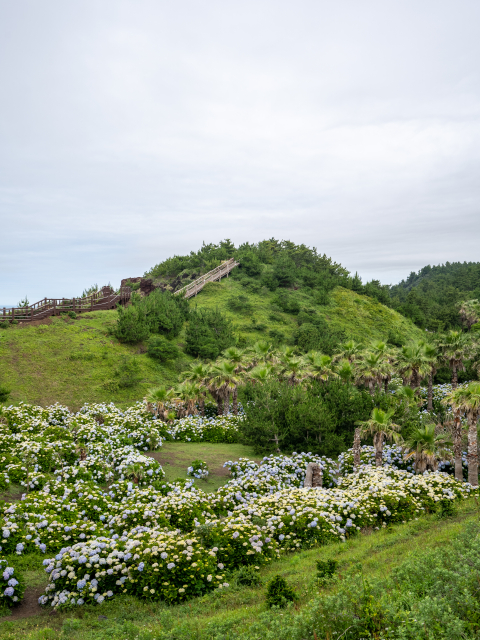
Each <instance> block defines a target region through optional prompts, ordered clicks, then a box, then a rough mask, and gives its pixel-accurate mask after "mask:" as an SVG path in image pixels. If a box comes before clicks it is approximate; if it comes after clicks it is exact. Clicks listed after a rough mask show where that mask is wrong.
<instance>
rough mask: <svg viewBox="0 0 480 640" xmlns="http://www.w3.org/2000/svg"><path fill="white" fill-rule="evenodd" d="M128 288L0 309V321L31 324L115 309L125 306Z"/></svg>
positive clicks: (45, 299) (129, 292)
mask: <svg viewBox="0 0 480 640" xmlns="http://www.w3.org/2000/svg"><path fill="white" fill-rule="evenodd" d="M131 294H132V290H131V289H130V287H121V288H120V290H119V291H118V292H115V291H114V290H113V289H112V288H111V287H103V288H102V289H100V290H99V291H96V292H95V293H92V294H91V295H89V296H86V297H85V298H44V299H43V300H40V301H39V302H35V303H34V304H31V305H28V306H26V307H11V308H8V309H7V308H5V307H4V308H3V310H2V309H0V321H3V322H5V321H7V322H14V321H17V322H31V321H32V320H43V319H44V318H48V317H49V316H58V315H60V314H61V313H68V312H69V311H73V312H74V313H84V312H85V311H99V310H105V309H115V308H116V306H117V304H119V303H120V304H126V303H127V302H128V300H130V296H131Z"/></svg>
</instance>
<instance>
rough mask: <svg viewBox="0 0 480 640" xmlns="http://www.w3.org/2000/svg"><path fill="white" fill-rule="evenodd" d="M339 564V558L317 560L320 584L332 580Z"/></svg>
mask: <svg viewBox="0 0 480 640" xmlns="http://www.w3.org/2000/svg"><path fill="white" fill-rule="evenodd" d="M337 565H338V562H337V560H317V579H318V582H319V584H326V583H328V582H330V580H331V579H332V578H333V576H334V574H335V571H336V569H337Z"/></svg>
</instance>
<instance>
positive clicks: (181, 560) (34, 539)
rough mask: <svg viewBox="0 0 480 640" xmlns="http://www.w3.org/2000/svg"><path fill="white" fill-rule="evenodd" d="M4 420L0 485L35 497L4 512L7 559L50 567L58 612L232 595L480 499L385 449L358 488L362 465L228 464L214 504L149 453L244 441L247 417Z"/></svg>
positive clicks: (1, 529)
mask: <svg viewBox="0 0 480 640" xmlns="http://www.w3.org/2000/svg"><path fill="white" fill-rule="evenodd" d="M0 411H1V414H2V416H3V417H4V418H5V421H2V422H0V451H1V453H0V478H2V477H3V478H4V480H3V482H5V483H7V484H8V482H10V481H13V480H11V479H12V478H15V480H14V481H15V482H23V483H24V486H25V489H26V492H25V494H24V496H23V499H22V500H21V501H19V502H15V503H12V504H7V505H5V506H4V507H2V510H1V511H0V552H1V553H2V554H13V555H14V554H18V555H22V554H24V553H31V552H41V553H43V554H45V557H46V558H48V559H46V560H45V563H44V564H45V568H46V571H47V573H48V574H49V584H48V587H47V590H46V593H45V595H44V596H42V597H41V599H40V601H41V603H42V604H44V605H47V604H48V605H49V606H53V607H62V606H67V605H69V606H70V605H75V606H78V605H82V604H84V603H98V604H99V603H101V602H103V601H104V600H105V599H108V598H112V597H114V596H115V594H122V593H129V594H133V595H136V596H138V597H142V598H147V599H152V600H156V599H163V600H166V601H168V602H177V601H182V600H184V599H185V598H188V597H191V596H194V595H199V594H202V593H205V592H206V591H208V590H210V589H213V588H217V589H219V588H222V589H223V588H226V587H227V586H228V584H227V582H225V571H230V570H233V569H236V568H238V567H242V566H255V567H257V566H260V565H261V564H262V563H265V562H269V561H271V560H272V559H273V558H275V557H277V556H278V554H279V552H281V551H285V550H294V549H298V548H301V547H310V546H312V545H316V544H319V543H325V542H328V541H333V540H345V539H346V538H348V537H349V536H352V535H355V534H356V533H357V532H358V531H359V530H361V529H362V528H363V527H374V528H380V527H382V526H387V525H388V524H389V523H391V522H403V521H406V520H408V519H411V518H416V517H418V516H419V515H420V514H421V513H423V512H425V511H433V510H436V509H437V508H438V505H439V504H442V505H445V504H447V503H448V502H453V501H454V500H457V499H462V498H465V497H467V496H468V495H469V494H470V493H471V492H472V488H471V487H470V485H469V484H467V483H464V484H461V483H458V482H457V481H456V480H455V479H454V478H453V477H451V476H450V475H447V474H445V473H425V474H424V475H419V476H416V475H414V474H412V473H411V472H410V470H409V468H408V465H407V468H403V469H402V468H399V467H400V466H401V465H402V464H403V465H404V464H405V463H404V462H403V459H402V458H401V456H400V453H399V451H398V449H396V448H395V447H391V448H388V447H386V448H385V464H384V466H383V467H382V468H376V467H373V466H371V464H370V463H371V462H372V460H373V456H372V449H371V448H369V447H363V448H362V463H363V464H362V466H361V469H360V470H359V472H358V473H357V474H355V475H352V474H349V469H350V467H349V465H351V464H352V463H353V460H351V452H346V453H345V454H344V455H343V457H342V456H341V459H340V464H339V467H337V464H336V463H335V462H334V461H333V460H330V459H329V458H326V457H324V456H316V455H314V454H311V453H293V454H292V455H290V456H284V455H271V456H267V457H265V458H263V460H262V461H261V463H260V464H258V463H257V462H255V461H253V460H249V459H247V458H241V459H240V460H238V461H228V462H226V463H225V465H224V466H226V467H228V468H230V470H231V475H232V478H231V479H230V480H229V481H228V482H227V483H226V484H225V485H224V486H223V487H221V488H220V489H218V490H217V491H216V492H214V493H209V494H207V493H204V492H203V491H201V490H200V489H198V488H197V487H196V486H195V484H194V480H193V479H192V480H188V481H183V482H177V483H166V482H164V481H163V470H162V468H161V466H160V465H158V463H157V462H156V461H155V460H154V459H153V458H151V457H149V456H148V455H146V450H150V449H151V448H155V447H159V446H161V443H162V439H165V438H174V437H177V436H178V437H179V438H183V437H185V438H186V435H185V434H187V433H190V434H191V435H192V434H193V435H195V434H196V435H195V437H198V438H200V439H202V438H206V437H210V436H208V433H209V431H208V430H209V429H210V430H212V431H211V432H212V433H215V432H214V429H218V430H219V431H218V432H217V435H218V434H219V433H220V432H223V433H224V434H227V435H226V436H225V437H226V438H229V437H233V436H231V435H228V434H229V433H230V434H232V433H234V432H235V429H236V427H235V425H236V424H238V420H239V419H240V418H233V417H232V416H226V417H221V418H218V419H217V420H216V421H215V420H210V419H209V420H204V421H202V420H201V419H198V420H197V419H196V418H195V419H190V418H189V419H185V420H183V421H182V420H179V421H177V422H176V423H175V424H174V425H173V427H172V426H171V425H166V424H164V423H162V424H160V423H159V422H158V421H156V420H154V419H153V418H152V416H151V414H149V413H148V412H146V411H145V409H144V407H143V405H141V404H140V403H137V405H135V406H134V407H130V408H129V409H127V410H125V411H120V410H119V409H117V408H116V407H115V406H114V405H103V404H98V405H85V407H83V408H82V410H81V411H80V412H78V413H77V414H72V413H70V412H69V411H68V410H67V409H65V408H64V407H61V406H60V405H54V406H53V407H48V408H47V409H42V408H40V407H32V406H30V405H20V406H19V407H8V408H3V409H1V410H0ZM215 422H217V423H218V424H217V425H216V424H215ZM175 429H177V430H176V431H175ZM189 429H190V431H189ZM195 429H196V431H195ZM217 435H215V437H217ZM188 437H190V436H188ZM212 437H213V436H212ZM218 437H220V436H219V435H218ZM196 462H198V463H201V461H196ZM309 462H315V463H318V464H319V465H320V466H321V468H322V471H323V485H324V486H323V487H322V488H313V489H312V488H310V489H305V488H303V482H304V478H305V472H306V468H307V465H308V463H309ZM409 464H410V463H409ZM202 465H204V463H201V464H199V466H198V469H201V468H203V469H204V468H205V467H203V466H202ZM198 469H195V470H194V465H192V472H194V471H198ZM107 482H108V488H106V487H105V485H106V484H107ZM9 579H11V578H10V577H9ZM15 579H16V580H18V582H19V583H20V580H19V578H18V577H15ZM15 586H17V585H15ZM5 588H7V587H5ZM18 593H19V592H18V591H17V592H16V593H14V595H16V597H18V598H19V597H20V596H19V595H18ZM6 597H10V596H8V594H7V596H6Z"/></svg>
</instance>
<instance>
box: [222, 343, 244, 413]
mask: <svg viewBox="0 0 480 640" xmlns="http://www.w3.org/2000/svg"><path fill="white" fill-rule="evenodd" d="M223 355H224V356H225V357H226V358H227V359H228V360H229V361H230V362H231V363H232V364H234V365H235V373H236V374H237V375H238V377H239V383H240V382H242V381H243V379H244V376H243V375H242V373H243V372H244V371H245V359H246V355H245V351H243V350H242V349H238V348H237V347H229V348H228V349H226V350H225V351H224V352H223ZM238 386H239V384H237V385H236V386H235V388H234V389H233V391H232V411H233V415H235V416H237V415H238Z"/></svg>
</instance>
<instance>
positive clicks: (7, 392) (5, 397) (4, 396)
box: [0, 384, 11, 402]
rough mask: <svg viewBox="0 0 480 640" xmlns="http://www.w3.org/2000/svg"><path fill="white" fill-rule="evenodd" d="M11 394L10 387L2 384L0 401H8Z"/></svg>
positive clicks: (0, 386) (0, 385)
mask: <svg viewBox="0 0 480 640" xmlns="http://www.w3.org/2000/svg"><path fill="white" fill-rule="evenodd" d="M10 394H11V391H10V389H8V388H7V387H6V386H5V385H4V384H0V402H6V401H7V400H8V397H9V395H10Z"/></svg>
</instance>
